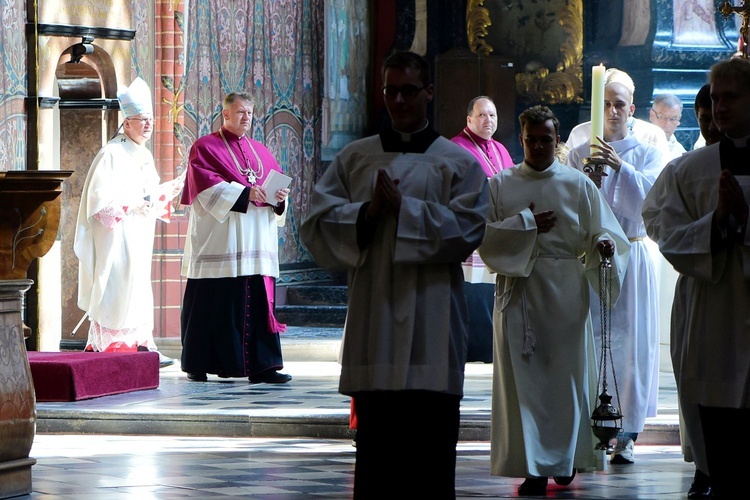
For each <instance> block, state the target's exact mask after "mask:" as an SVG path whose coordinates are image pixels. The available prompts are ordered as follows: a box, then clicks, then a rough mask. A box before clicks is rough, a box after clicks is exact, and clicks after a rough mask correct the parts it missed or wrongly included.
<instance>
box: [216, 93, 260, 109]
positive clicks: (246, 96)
mask: <svg viewBox="0 0 750 500" xmlns="http://www.w3.org/2000/svg"><path fill="white" fill-rule="evenodd" d="M234 101H248V102H251V103H253V105H255V102H253V95H252V94H251V93H250V92H230V93H228V94H227V95H226V97H224V102H223V105H222V108H223V109H227V108H229V106H231V105H232V104H234Z"/></svg>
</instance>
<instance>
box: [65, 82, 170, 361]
mask: <svg viewBox="0 0 750 500" xmlns="http://www.w3.org/2000/svg"><path fill="white" fill-rule="evenodd" d="M119 102H120V110H121V111H122V113H123V115H124V116H125V120H124V121H123V124H122V133H121V134H118V135H116V136H115V137H114V138H113V139H112V140H110V141H109V142H108V143H107V144H106V145H105V146H104V147H103V148H102V149H101V150H100V151H99V153H98V154H97V155H96V157H95V158H94V161H93V162H92V164H91V167H90V168H89V171H88V174H87V175H86V181H85V183H84V186H83V191H82V193H81V203H80V207H79V209H78V220H77V223H76V234H75V241H74V243H73V249H74V251H75V254H76V256H77V257H78V259H79V262H80V264H79V266H78V307H79V308H81V309H82V310H84V311H86V314H87V315H88V317H89V320H90V326H89V332H88V339H87V341H86V350H87V351H106V352H130V351H142V350H150V351H157V347H156V344H155V343H154V337H153V330H154V298H153V291H152V288H151V260H152V259H151V257H152V252H153V246H154V232H155V229H156V227H155V226H156V220H157V219H159V220H162V221H164V222H169V218H170V214H171V211H172V204H171V202H172V200H173V199H174V197H175V196H177V194H178V193H179V192H180V190H181V189H182V184H183V181H184V177H182V176H178V177H176V178H175V179H173V180H171V181H167V182H164V183H160V179H159V174H158V173H157V171H156V168H155V166H154V157H153V155H152V154H151V151H149V150H148V148H147V147H146V142H147V141H148V140H149V139H150V138H151V134H152V132H153V123H154V118H153V105H152V101H151V90H150V89H149V87H148V85H147V84H146V82H144V81H143V80H142V79H140V78H137V79H136V80H135V81H133V83H132V84H131V85H130V87H129V88H128V89H127V91H126V92H123V93H121V94H120V95H119ZM157 352H158V351H157ZM159 361H160V365H161V366H162V367H164V366H169V365H171V364H173V363H174V360H173V359H170V358H168V357H166V356H164V355H163V354H161V353H159Z"/></svg>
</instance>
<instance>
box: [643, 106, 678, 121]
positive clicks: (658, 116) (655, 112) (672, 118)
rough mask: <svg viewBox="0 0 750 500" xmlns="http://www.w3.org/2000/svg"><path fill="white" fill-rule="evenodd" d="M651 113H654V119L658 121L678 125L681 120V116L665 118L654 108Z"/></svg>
mask: <svg viewBox="0 0 750 500" xmlns="http://www.w3.org/2000/svg"><path fill="white" fill-rule="evenodd" d="M651 111H653V112H654V114H655V115H656V118H658V119H659V120H666V121H668V122H669V123H680V120H681V119H682V115H680V116H666V115H663V114H661V113H659V112H658V111H656V110H655V109H654V108H651Z"/></svg>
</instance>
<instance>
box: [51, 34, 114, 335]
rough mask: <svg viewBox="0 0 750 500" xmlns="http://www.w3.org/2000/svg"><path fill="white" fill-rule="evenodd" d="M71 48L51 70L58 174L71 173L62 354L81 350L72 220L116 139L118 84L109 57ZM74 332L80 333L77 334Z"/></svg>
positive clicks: (65, 219)
mask: <svg viewBox="0 0 750 500" xmlns="http://www.w3.org/2000/svg"><path fill="white" fill-rule="evenodd" d="M81 45H83V44H75V45H72V46H70V47H68V48H67V49H66V50H65V51H63V52H62V54H61V56H60V59H59V60H58V63H57V67H56V70H55V79H56V83H57V93H58V96H59V101H58V108H59V115H58V116H59V118H58V119H59V152H60V153H59V154H60V156H59V158H60V169H61V170H72V171H74V174H73V176H72V177H71V179H70V181H69V183H68V187H69V189H68V190H67V191H66V192H65V193H64V194H63V207H64V208H63V212H62V214H61V220H60V233H59V236H60V242H61V249H60V251H61V269H60V278H61V285H62V286H61V302H62V304H61V307H62V332H61V335H62V338H61V341H60V348H61V349H81V348H83V346H84V345H85V342H86V337H87V332H88V325H89V322H88V320H83V322H82V323H80V324H79V321H81V319H82V318H83V317H84V312H83V311H81V310H80V309H78V306H77V298H78V259H77V258H76V256H75V253H74V252H73V240H74V237H75V227H76V218H77V216H78V206H79V204H80V198H81V191H82V189H83V184H84V181H85V180H86V174H87V173H88V170H89V167H90V166H91V162H92V161H93V159H94V157H95V156H96V154H97V153H98V152H99V150H100V149H101V147H102V146H103V145H104V144H105V143H106V142H107V141H108V140H109V139H110V138H111V137H112V136H113V135H114V134H115V133H116V131H117V128H118V125H119V123H118V106H117V104H116V96H115V94H116V89H117V81H116V77H115V72H114V69H113V67H112V64H111V63H109V61H110V57H109V55H108V54H107V53H106V52H105V51H104V50H103V49H102V48H101V47H97V46H94V45H93V44H88V50H89V51H90V52H88V53H86V54H85V55H84V56H83V57H76V54H77V53H78V51H80V50H81V48H80V46H81ZM76 327H78V328H76Z"/></svg>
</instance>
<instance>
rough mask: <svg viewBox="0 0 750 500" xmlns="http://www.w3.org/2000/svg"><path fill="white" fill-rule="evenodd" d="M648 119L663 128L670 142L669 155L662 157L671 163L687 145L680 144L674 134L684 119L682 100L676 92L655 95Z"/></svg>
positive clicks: (668, 142) (665, 161)
mask: <svg viewBox="0 0 750 500" xmlns="http://www.w3.org/2000/svg"><path fill="white" fill-rule="evenodd" d="M648 119H649V121H651V123H653V124H654V125H656V126H657V127H659V128H660V129H662V130H663V131H664V134H665V135H666V137H667V144H669V156H668V157H666V158H662V159H663V161H664V163H665V164H667V163H669V161H670V160H672V159H673V158H677V157H678V156H681V155H682V153H684V152H685V147H684V146H683V145H682V144H680V141H678V140H677V137H676V136H675V135H674V132H675V130H676V129H677V127H678V126H679V125H680V120H681V119H682V101H681V100H680V98H679V97H677V96H676V95H674V94H659V95H657V96H654V104H653V105H652V106H651V109H650V110H648Z"/></svg>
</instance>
